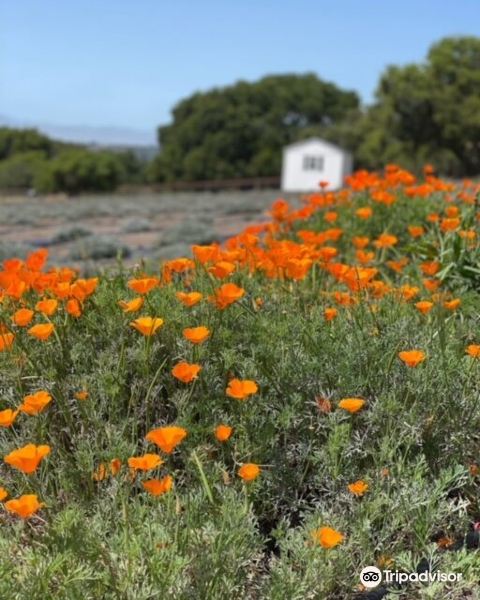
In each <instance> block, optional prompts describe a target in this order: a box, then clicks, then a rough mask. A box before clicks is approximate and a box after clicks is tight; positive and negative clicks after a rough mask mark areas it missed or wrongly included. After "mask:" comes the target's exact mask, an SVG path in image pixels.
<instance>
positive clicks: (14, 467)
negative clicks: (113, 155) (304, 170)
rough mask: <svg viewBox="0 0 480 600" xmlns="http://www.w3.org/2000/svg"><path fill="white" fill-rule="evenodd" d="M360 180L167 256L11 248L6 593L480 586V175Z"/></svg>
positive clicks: (254, 592)
mask: <svg viewBox="0 0 480 600" xmlns="http://www.w3.org/2000/svg"><path fill="white" fill-rule="evenodd" d="M347 184H348V185H347V187H346V188H345V189H344V190H341V191H339V192H336V193H332V192H327V191H322V190H320V191H319V192H318V193H315V194H312V195H310V196H308V197H305V198H303V199H302V204H301V205H300V208H293V207H291V206H290V205H289V204H288V203H287V202H286V201H284V200H277V201H276V202H274V204H273V205H272V208H271V210H270V220H269V221H268V222H266V223H263V224H261V225H258V226H256V225H252V226H250V227H247V229H245V230H244V231H243V232H242V233H240V234H239V235H237V236H236V237H234V238H231V239H229V240H228V241H227V242H226V243H224V244H223V245H222V246H219V245H216V244H212V245H208V246H193V247H192V252H191V254H190V255H189V256H184V257H179V258H175V259H172V260H168V261H166V262H164V263H162V264H161V265H159V267H158V268H157V270H156V271H148V272H144V271H143V270H142V267H136V268H133V269H127V268H122V267H121V268H120V269H111V270H107V271H104V272H102V273H101V274H99V276H98V277H93V278H82V277H80V275H79V274H78V273H76V272H75V271H74V270H72V269H69V268H66V267H60V268H55V267H52V266H49V264H48V262H47V260H48V257H47V251H43V250H37V251H35V252H33V253H31V254H30V255H29V256H28V257H27V258H26V260H20V259H17V258H11V259H7V260H5V261H4V262H3V268H2V271H1V272H0V290H1V304H0V323H1V325H0V327H1V329H0V351H1V352H0V372H1V387H0V392H1V394H0V456H1V465H0V486H1V487H0V500H1V503H0V528H1V535H0V598H2V599H3V598H5V599H26V598H28V599H32V600H36V599H38V600H48V599H65V600H76V599H79V600H80V599H81V600H87V599H99V598H100V599H128V600H147V599H156V598H175V599H176V598H178V599H197V598H198V599H210V598H211V599H217V598H218V599H220V598H221V599H225V598H232V599H259V600H260V599H279V600H283V599H286V600H303V599H320V600H323V599H325V600H329V599H331V600H341V599H344V598H354V597H357V595H358V597H360V598H382V597H387V598H388V597H400V598H404V599H407V600H413V599H416V598H421V599H424V598H425V599H426V598H431V599H435V600H437V599H444V598H445V599H460V598H462V599H465V598H472V599H473V598H477V597H478V592H479V588H478V581H479V579H480V560H479V550H478V546H479V531H480V494H479V492H480V469H479V464H480V455H479V447H480V433H479V432H480V428H479V426H480V379H479V375H480V298H479V294H478V290H479V289H480V249H479V240H478V226H479V222H480V221H479V211H478V194H479V191H480V189H479V187H478V185H476V184H474V183H472V182H469V181H465V182H463V183H461V184H456V185H453V184H451V183H448V182H444V181H442V180H440V179H438V178H437V177H436V176H435V175H434V173H433V170H432V169H431V168H430V167H426V169H425V173H424V177H422V178H421V179H418V180H416V179H415V177H413V175H411V174H410V173H408V172H405V171H403V170H401V169H400V168H398V167H396V166H394V165H390V166H388V167H387V168H386V169H385V172H384V173H383V174H381V175H379V174H373V173H367V172H358V173H355V174H354V175H353V176H351V177H350V178H349V179H348V181H347ZM367 565H377V566H378V567H379V568H390V569H396V570H399V571H405V572H414V571H418V570H422V569H425V568H431V569H435V570H441V571H443V572H458V573H461V574H462V580H461V581H460V582H456V583H455V584H452V583H449V582H436V583H433V584H431V585H428V586H427V585H425V584H421V583H410V584H405V585H404V586H402V587H398V586H396V587H395V586H386V585H382V586H381V587H379V588H377V589H376V590H374V591H373V592H372V591H368V590H364V589H362V587H361V586H360V582H359V573H360V571H361V570H362V568H363V567H365V566H367ZM425 565H427V566H426V567H425ZM374 594H376V595H374Z"/></svg>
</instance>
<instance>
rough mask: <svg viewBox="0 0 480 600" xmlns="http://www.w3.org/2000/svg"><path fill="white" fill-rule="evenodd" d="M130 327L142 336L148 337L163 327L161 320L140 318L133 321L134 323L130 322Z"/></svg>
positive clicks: (157, 318)
mask: <svg viewBox="0 0 480 600" xmlns="http://www.w3.org/2000/svg"><path fill="white" fill-rule="evenodd" d="M130 325H131V326H132V327H135V329H136V330H137V331H139V332H140V333H141V334H142V335H145V336H147V337H149V336H151V335H153V334H154V333H155V332H156V331H157V329H159V328H160V327H161V326H162V325H163V319H160V318H159V317H155V318H152V317H140V318H138V319H135V321H132V322H131V323H130Z"/></svg>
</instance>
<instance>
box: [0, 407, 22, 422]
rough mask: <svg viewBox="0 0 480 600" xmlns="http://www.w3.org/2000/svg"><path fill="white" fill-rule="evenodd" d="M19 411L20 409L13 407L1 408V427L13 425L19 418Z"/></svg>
mask: <svg viewBox="0 0 480 600" xmlns="http://www.w3.org/2000/svg"><path fill="white" fill-rule="evenodd" d="M18 412H19V411H18V410H12V409H11V408H6V409H5V410H0V427H11V426H12V425H13V423H14V422H15V419H16V418H17V415H18Z"/></svg>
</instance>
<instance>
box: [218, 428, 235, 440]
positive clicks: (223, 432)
mask: <svg viewBox="0 0 480 600" xmlns="http://www.w3.org/2000/svg"><path fill="white" fill-rule="evenodd" d="M232 433H233V427H230V426H229V425H217V427H215V437H216V438H217V440H218V441H219V442H226V441H227V440H229V439H230V436H231V435H232Z"/></svg>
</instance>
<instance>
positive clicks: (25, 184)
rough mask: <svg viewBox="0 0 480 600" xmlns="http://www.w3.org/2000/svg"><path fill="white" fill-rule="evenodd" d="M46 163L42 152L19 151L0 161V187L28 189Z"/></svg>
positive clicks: (32, 185)
mask: <svg viewBox="0 0 480 600" xmlns="http://www.w3.org/2000/svg"><path fill="white" fill-rule="evenodd" d="M46 165H47V160H46V157H45V154H44V153H43V152H35V151H30V152H19V153H18V154H13V155H12V156H11V157H10V158H7V159H5V160H2V161H0V189H15V190H19V189H28V188H31V187H34V182H35V179H36V178H37V177H38V176H39V174H40V173H41V171H42V169H44V168H45V167H46Z"/></svg>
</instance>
